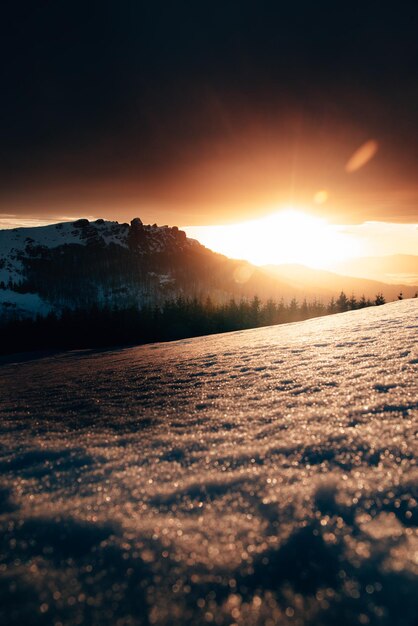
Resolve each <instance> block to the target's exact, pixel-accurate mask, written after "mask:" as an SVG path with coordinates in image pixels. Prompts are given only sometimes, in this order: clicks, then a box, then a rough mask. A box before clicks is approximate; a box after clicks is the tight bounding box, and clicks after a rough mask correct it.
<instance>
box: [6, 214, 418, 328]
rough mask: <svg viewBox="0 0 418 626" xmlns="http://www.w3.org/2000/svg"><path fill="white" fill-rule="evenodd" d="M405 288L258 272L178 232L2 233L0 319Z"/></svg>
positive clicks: (69, 229)
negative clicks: (189, 300)
mask: <svg viewBox="0 0 418 626" xmlns="http://www.w3.org/2000/svg"><path fill="white" fill-rule="evenodd" d="M401 288H402V290H403V291H404V294H405V296H408V295H413V293H412V292H413V291H414V290H413V289H412V288H408V287H404V286H388V285H384V284H382V283H376V282H373V281H364V280H363V281H362V280H360V279H347V278H345V277H344V278H343V277H341V276H337V275H335V274H331V273H329V272H316V271H315V270H308V269H307V268H303V267H298V266H279V267H278V268H267V269H266V268H263V269H261V268H257V267H255V266H253V265H251V264H250V263H248V262H246V261H238V260H233V259H229V258H227V257H225V256H223V255H221V254H217V253H215V252H212V251H211V250H209V249H207V248H205V247H204V246H202V245H201V244H200V243H199V242H198V241H196V240H194V239H189V238H188V237H186V234H185V233H184V232H183V231H181V230H179V229H178V228H177V227H176V226H174V227H171V228H170V227H168V226H157V225H156V224H154V225H152V226H150V225H144V224H143V223H142V222H141V220H140V219H139V218H135V219H134V220H132V222H131V223H130V224H119V223H118V222H109V221H104V220H102V219H99V220H96V221H94V222H89V221H88V220H86V219H81V220H77V221H75V222H64V223H60V224H52V225H49V226H41V227H34V228H15V229H10V230H2V231H0V318H1V319H7V318H9V317H11V316H18V317H22V316H27V315H35V314H38V313H39V314H46V313H48V312H49V311H55V312H60V311H62V310H63V309H65V308H71V309H76V308H81V309H82V308H91V307H92V306H98V307H103V306H106V305H107V306H111V307H115V308H127V307H131V306H132V307H136V308H138V307H141V306H143V305H144V304H149V305H158V304H161V303H162V302H164V301H166V300H168V299H170V298H176V297H179V296H182V297H195V296H196V297H198V298H206V297H208V296H209V297H210V298H211V299H212V300H213V301H214V302H225V301H228V300H229V299H230V298H240V297H245V298H251V297H253V296H254V295H258V296H259V297H260V298H261V299H267V298H274V299H276V300H278V299H280V298H283V299H284V300H286V301H288V300H290V299H291V298H297V299H299V300H301V299H302V298H303V297H305V296H306V297H309V298H314V297H317V298H319V299H323V300H324V301H328V300H329V298H330V297H331V296H338V294H339V292H340V291H341V289H344V290H345V291H346V292H347V294H351V292H352V291H354V292H355V293H356V294H357V295H358V296H360V295H361V294H362V293H364V294H365V295H366V296H367V297H374V296H375V295H376V293H377V292H379V291H382V292H383V293H384V294H385V296H386V298H387V299H394V298H396V296H397V293H399V290H400V289H401Z"/></svg>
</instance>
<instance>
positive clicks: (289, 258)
mask: <svg viewBox="0 0 418 626" xmlns="http://www.w3.org/2000/svg"><path fill="white" fill-rule="evenodd" d="M184 230H185V231H186V233H187V235H188V236H189V237H194V238H196V239H198V240H199V241H200V242H201V243H203V244H204V245H205V246H207V247H208V248H210V249H212V250H215V251H216V252H221V253H222V254H226V255H227V256H229V257H232V258H238V259H246V260H248V261H250V262H252V263H255V264H256V265H267V264H280V263H299V264H303V265H308V266H310V267H317V268H329V269H332V266H333V264H335V263H337V262H339V261H344V260H346V259H348V258H351V257H354V256H359V255H360V254H361V252H362V250H361V245H360V242H359V241H358V240H357V238H356V237H354V236H352V235H350V234H347V233H345V232H343V231H344V227H342V226H335V225H331V224H328V222H327V221H326V220H325V219H321V218H318V217H314V216H312V215H308V214H307V213H304V212H303V211H300V210H296V209H294V208H285V209H282V210H280V211H276V212H275V213H272V214H270V215H267V216H266V217H264V218H261V219H258V220H251V221H247V222H241V223H239V224H229V225H223V226H220V225H219V226H190V227H185V228H184Z"/></svg>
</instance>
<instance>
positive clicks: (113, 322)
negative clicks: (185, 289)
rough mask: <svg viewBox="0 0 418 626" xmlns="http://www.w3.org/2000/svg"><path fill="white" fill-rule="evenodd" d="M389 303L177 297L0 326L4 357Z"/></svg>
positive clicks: (343, 298)
mask: <svg viewBox="0 0 418 626" xmlns="http://www.w3.org/2000/svg"><path fill="white" fill-rule="evenodd" d="M384 303H385V299H384V297H383V295H382V294H377V295H376V297H375V299H374V300H370V299H366V298H365V297H364V296H362V297H361V298H360V299H359V300H357V299H356V298H355V297H354V296H351V297H347V295H346V294H345V293H344V292H341V294H340V295H339V297H338V298H337V299H335V298H331V300H330V302H329V303H328V304H323V303H322V302H320V301H318V300H313V301H307V300H306V299H304V300H303V301H302V302H301V303H299V302H298V301H297V300H296V299H292V300H291V301H290V302H288V303H286V302H284V300H280V301H274V300H272V299H269V300H266V301H265V302H262V301H261V300H260V299H259V298H258V297H257V296H255V297H254V298H252V299H250V300H246V299H241V300H240V301H238V302H237V301H236V300H234V299H231V300H230V301H229V302H227V303H224V304H218V303H215V302H213V301H212V300H211V298H210V297H208V298H206V299H198V298H183V297H178V298H176V299H173V300H168V301H167V302H165V303H164V304H163V305H161V306H150V305H145V306H143V307H142V308H141V309H138V308H137V307H135V306H131V307H129V308H124V309H118V308H114V307H110V306H101V307H99V306H97V305H93V306H91V307H89V308H87V309H86V308H78V309H69V308H67V309H65V310H63V311H62V312H61V313H59V314H58V313H49V314H48V315H46V316H43V317H41V316H39V315H38V316H37V317H35V318H31V319H30V318H27V319H18V318H15V319H10V318H9V319H8V320H7V321H5V322H4V323H3V324H2V325H1V326H0V353H2V354H8V353H12V352H21V351H31V350H49V349H59V350H61V349H81V348H100V347H107V346H112V345H129V344H142V343H150V342H155V341H171V340H174V339H182V338H185V337H195V336H198V335H210V334H213V333H223V332H228V331H234V330H244V329H247V328H257V327H260V326H270V325H275V324H285V323H288V322H296V321H301V320H306V319H309V318H313V317H319V316H322V315H330V314H333V313H340V312H344V311H348V310H354V309H360V308H364V307H368V306H378V305H381V304H384Z"/></svg>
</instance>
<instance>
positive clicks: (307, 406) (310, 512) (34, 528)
mask: <svg viewBox="0 0 418 626" xmlns="http://www.w3.org/2000/svg"><path fill="white" fill-rule="evenodd" d="M417 330H418V300H409V301H403V302H397V303H392V304H388V305H386V306H382V307H375V308H372V309H364V310H361V311H355V312H351V313H344V314H340V315H334V316H332V317H326V318H320V319H316V320H311V321H307V322H301V323H296V324H289V325H286V326H276V327H270V328H263V329H258V330H253V331H243V332H236V333H230V334H225V335H217V336H212V337H204V338H197V339H191V340H184V341H177V342H175V343H170V344H154V345H149V346H142V347H138V348H130V349H121V350H116V351H107V352H106V351H104V352H92V351H89V352H72V353H66V354H60V355H58V356H50V357H46V358H42V359H38V360H31V361H26V362H17V363H13V362H12V361H13V358H12V359H9V362H8V363H3V365H1V366H0V394H1V395H0V415H1V421H0V424H1V431H0V432H1V439H0V442H1V449H0V450H1V456H0V466H1V491H0V623H1V624H4V625H5V626H6V625H7V626H9V625H18V624H19V626H20V625H25V626H26V625H30V624H39V625H40V624H45V625H50V624H51V625H52V624H54V625H55V626H62V625H64V626H66V625H70V624H71V625H72V624H82V625H90V624H95V625H98V626H99V625H100V626H102V625H110V624H111V625H116V626H122V625H131V624H132V625H133V624H140V625H146V624H157V625H169V624H170V625H174V624H176V625H181V626H187V625H189V624H193V625H198V624H199V625H201V624H219V625H225V626H226V625H229V626H230V625H232V624H237V625H240V626H242V625H245V626H247V625H248V626H255V625H257V626H258V625H261V624H263V625H266V626H273V625H274V624H280V625H281V626H282V625H283V626H288V625H289V626H290V625H303V626H305V625H306V626H308V625H317V626H319V625H321V626H336V625H337V626H345V625H350V626H352V625H354V624H366V625H367V624H371V625H374V624H378V625H379V626H381V625H387V626H400V625H405V626H416V625H417V623H418V622H417V620H418V534H417V523H418V505H417V500H418V481H417V469H416V452H417V439H416V430H417V425H418V346H417V336H418V333H417Z"/></svg>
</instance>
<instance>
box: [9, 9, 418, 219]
mask: <svg viewBox="0 0 418 626" xmlns="http://www.w3.org/2000/svg"><path fill="white" fill-rule="evenodd" d="M7 4H8V6H6V7H4V5H3V7H2V9H1V12H2V14H1V15H0V24H1V26H0V28H1V61H2V66H1V96H0V134H1V141H0V211H1V213H3V214H20V215H27V216H39V217H41V216H46V215H52V214H53V215H73V214H74V215H81V214H89V215H96V216H103V217H109V218H111V217H113V218H115V219H128V218H129V217H132V216H133V215H136V214H139V215H141V217H143V218H144V219H145V220H147V221H157V222H158V223H162V222H165V223H180V224H185V223H189V224H190V223H195V224H199V223H209V222H220V221H231V220H234V219H237V218H241V217H243V216H245V217H247V216H254V215H256V214H258V213H262V212H263V211H265V208H266V207H267V206H271V205H272V204H274V203H282V202H295V203H297V204H301V205H303V206H306V207H309V208H312V209H313V210H316V211H317V212H320V211H322V212H325V213H327V212H328V214H329V215H330V216H331V217H332V219H335V220H343V221H344V220H345V221H347V220H348V219H349V220H352V221H362V220H364V219H388V220H398V221H418V182H417V181H418V150H417V131H418V128H417V126H418V125H417V111H418V80H417V79H418V76H417V67H418V43H417V41H418V35H417V33H418V20H417V15H418V6H417V3H416V1H410V2H408V1H406V2H398V3H395V2H390V3H389V2H384V1H383V2H382V1H376V2H355V3H351V4H350V3H346V2H336V1H335V0H334V1H333V2H314V1H309V2H301V1H299V2H297V1H295V0H293V1H292V2H280V1H279V0H276V1H275V2H263V1H260V0H258V1H254V2H247V1H245V0H241V1H239V2H238V1H234V2H232V1H228V0H223V1H222V2H215V1H213V2H205V1H203V0H202V1H195V2H192V1H189V2H180V1H175V0H172V1H170V2H169V1H166V2H159V1H158V0H148V1H147V2H142V1H141V0H136V1H133V0H132V1H123V0H120V1H119V2H106V1H101V2H93V1H87V0H84V2H74V1H72V2H63V1H60V0H54V1H46V0H44V1H42V2H41V1H39V0H32V2H30V3H29V2H28V3H26V2H25V3H24V2H19V1H18V0H16V1H15V2H10V3H7ZM370 139H374V140H375V141H377V142H378V145H379V150H378V153H377V154H376V156H375V157H374V158H373V159H372V161H370V163H368V164H367V165H365V166H364V167H363V168H361V169H360V170H358V171H357V172H354V173H352V174H348V173H347V172H346V171H345V169H344V168H345V164H346V162H347V161H348V159H349V158H350V156H351V155H352V153H353V152H354V151H355V150H356V149H357V148H358V147H359V146H360V145H361V144H362V143H363V142H365V141H367V140H370ZM318 189H327V190H328V192H329V201H328V203H326V205H324V206H322V205H321V206H320V207H314V206H312V207H311V205H310V203H311V201H312V197H313V194H314V193H315V191H317V190H318Z"/></svg>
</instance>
